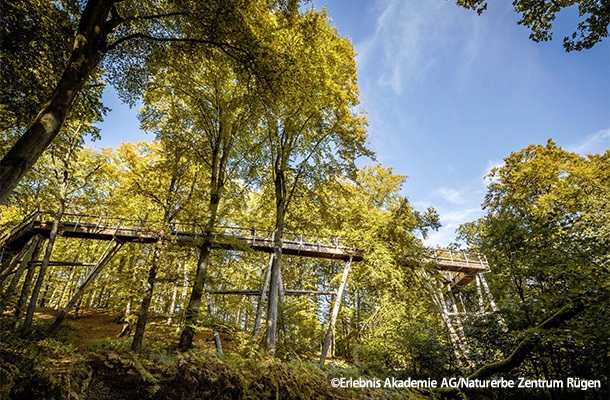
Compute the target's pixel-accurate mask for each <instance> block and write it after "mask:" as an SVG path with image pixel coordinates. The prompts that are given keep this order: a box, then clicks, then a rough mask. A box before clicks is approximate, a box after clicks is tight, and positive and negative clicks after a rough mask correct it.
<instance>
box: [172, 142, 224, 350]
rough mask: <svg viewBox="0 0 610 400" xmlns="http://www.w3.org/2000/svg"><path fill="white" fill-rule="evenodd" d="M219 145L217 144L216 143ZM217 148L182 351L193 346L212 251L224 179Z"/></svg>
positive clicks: (185, 321) (181, 346) (181, 336)
mask: <svg viewBox="0 0 610 400" xmlns="http://www.w3.org/2000/svg"><path fill="white" fill-rule="evenodd" d="M218 146H219V145H218ZM218 152H219V149H218V147H216V148H215V151H214V155H213V165H212V172H211V178H210V191H211V193H210V202H209V205H208V210H209V214H208V215H209V217H208V221H207V223H206V226H205V232H204V234H203V243H202V244H201V247H200V248H199V258H198V260H197V271H196V273H195V280H194V283H193V289H192V291H191V298H190V299H189V303H188V305H187V307H186V310H185V313H184V329H183V330H182V334H181V335H180V342H179V345H178V347H179V348H180V350H182V351H186V350H188V349H190V348H191V347H192V346H193V337H194V336H195V323H196V321H197V317H198V315H199V308H200V307H201V299H202V297H203V294H204V291H205V282H206V279H207V272H208V265H209V262H210V252H211V251H212V234H213V231H214V226H215V225H216V218H217V216H218V207H219V205H220V198H221V193H220V189H221V187H220V184H219V183H222V182H223V181H224V171H223V169H224V168H225V166H226V165H225V164H224V163H223V162H221V159H220V158H219V156H218Z"/></svg>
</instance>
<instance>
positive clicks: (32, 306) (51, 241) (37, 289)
mask: <svg viewBox="0 0 610 400" xmlns="http://www.w3.org/2000/svg"><path fill="white" fill-rule="evenodd" d="M61 192H62V193H61V199H60V200H59V208H58V210H57V213H56V214H55V218H54V219H53V227H52V228H51V233H50V234H49V241H48V242H47V247H46V249H45V253H44V258H43V259H42V265H41V266H40V272H38V279H36V285H34V290H32V296H31V297H30V304H29V305H28V311H27V314H26V315H25V321H24V322H23V332H24V333H26V332H27V331H28V330H29V329H30V326H31V325H32V319H33V318H34V310H35V309H36V304H37V303H38V296H39V294H40V289H41V288H42V284H43V283H44V277H45V274H46V273H47V268H48V267H49V261H51V254H52V253H53V246H55V239H56V238H57V232H58V231H59V223H60V221H61V218H62V217H63V215H64V208H65V206H66V200H65V188H62V189H61Z"/></svg>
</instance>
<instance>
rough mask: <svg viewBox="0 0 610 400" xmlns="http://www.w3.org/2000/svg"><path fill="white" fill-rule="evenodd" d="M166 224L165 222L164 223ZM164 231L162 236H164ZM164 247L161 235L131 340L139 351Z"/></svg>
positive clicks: (132, 345) (133, 348)
mask: <svg viewBox="0 0 610 400" xmlns="http://www.w3.org/2000/svg"><path fill="white" fill-rule="evenodd" d="M163 226H165V224H163ZM163 234H164V233H163V232H162V233H161V236H163ZM162 247H163V238H162V237H160V238H159V241H158V242H157V243H156V245H155V250H154V253H153V259H152V262H151V265H150V270H149V271H148V278H147V281H146V286H145V288H144V295H143V297H142V304H141V305H140V313H139V314H138V322H137V323H136V330H135V332H134V334H133V342H131V350H133V351H135V352H138V351H140V348H141V347H142V340H144V330H145V329H146V323H147V322H148V309H149V308H150V302H151V301H152V297H153V293H154V290H155V279H156V278H157V270H158V268H159V263H160V258H161V252H162Z"/></svg>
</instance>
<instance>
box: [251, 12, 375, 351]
mask: <svg viewBox="0 0 610 400" xmlns="http://www.w3.org/2000/svg"><path fill="white" fill-rule="evenodd" d="M278 17H279V18H278V20H277V24H279V25H280V26H282V27H283V34H282V35H281V37H277V38H276V41H275V42H274V46H277V48H278V52H282V57H281V58H280V59H279V63H280V64H279V69H280V70H281V71H282V73H281V74H280V75H281V77H282V79H281V81H279V82H275V83H276V85H274V87H273V88H272V90H270V91H268V92H267V93H266V94H265V97H264V99H263V103H264V105H265V111H264V114H263V116H262V121H261V130H262V135H264V137H265V138H266V150H265V151H266V153H267V157H268V161H267V162H268V165H269V167H268V171H269V173H270V177H269V179H270V180H271V181H272V182H273V186H274V193H275V196H274V197H275V217H276V220H275V227H274V229H275V238H274V240H275V242H274V258H273V265H272V269H271V281H270V289H269V303H268V309H267V350H268V351H269V352H271V353H273V352H274V351H275V343H276V330H277V309H278V295H279V290H280V280H281V271H280V263H281V259H282V240H283V235H284V225H285V220H286V214H287V212H288V209H289V206H290V203H291V201H292V199H293V197H294V196H295V194H297V195H298V193H299V190H301V188H302V185H305V184H312V183H313V182H315V181H316V180H319V179H324V178H325V177H327V176H329V175H330V176H332V175H341V174H349V173H350V172H351V171H354V170H355V167H354V161H355V160H356V159H357V158H358V157H360V156H372V152H370V151H369V150H368V149H367V148H366V143H365V142H366V130H365V126H366V120H365V118H364V117H363V116H361V115H359V114H358V113H357V112H356V111H355V110H354V109H355V107H356V106H357V104H358V102H359V100H358V88H357V75H356V65H355V61H354V50H353V46H352V44H351V42H350V41H349V40H348V39H346V38H341V37H340V36H339V35H338V32H337V31H336V29H334V28H333V27H332V26H331V25H330V22H329V20H328V17H327V15H326V13H325V12H324V11H321V12H317V11H313V10H308V11H307V12H305V13H304V14H302V15H299V16H298V18H296V17H293V18H291V19H286V18H283V17H282V16H281V15H280V16H278ZM340 171H341V172H340Z"/></svg>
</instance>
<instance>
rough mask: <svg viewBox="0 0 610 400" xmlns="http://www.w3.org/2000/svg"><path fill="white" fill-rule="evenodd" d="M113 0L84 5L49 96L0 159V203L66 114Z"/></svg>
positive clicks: (101, 42) (94, 60)
mask: <svg viewBox="0 0 610 400" xmlns="http://www.w3.org/2000/svg"><path fill="white" fill-rule="evenodd" d="M114 3H116V1H115V0H90V1H88V2H87V4H86V5H85V9H84V10H83V13H82V16H81V19H80V22H79V26H78V29H77V32H76V37H75V38H74V46H73V49H72V53H71V55H70V59H69V60H68V64H67V66H66V69H65V70H64V73H63V75H62V76H61V78H60V80H59V82H58V83H57V86H56V87H55V90H54V91H53V93H52V94H51V97H50V98H49V100H47V102H46V103H45V104H44V105H43V106H42V110H41V111H40V112H39V113H38V115H37V116H36V118H35V119H34V122H33V123H32V124H31V125H30V127H29V128H28V129H27V130H26V131H25V133H24V134H23V136H21V138H19V140H18V141H17V143H15V145H14V146H13V147H12V148H11V149H10V150H9V152H8V153H7V154H6V155H5V156H4V158H3V159H2V161H0V203H3V202H4V201H5V200H6V199H7V198H8V196H9V195H10V194H11V192H12V191H13V190H14V189H15V187H16V186H17V184H18V183H19V180H20V179H21V178H22V177H23V176H24V175H25V174H26V173H27V172H28V171H29V170H30V169H31V168H32V166H33V165H34V163H36V161H37V160H38V158H39V157H40V156H41V155H42V153H43V152H44V151H45V150H46V148H47V147H48V146H49V144H50V143H51V142H52V141H53V139H54V138H55V136H57V134H58V133H59V130H60V128H61V127H62V125H63V123H64V122H65V120H66V117H67V116H68V114H69V113H70V110H71V109H72V106H73V105H74V102H75V100H76V98H77V96H78V94H79V93H80V91H81V90H82V88H83V86H84V85H85V84H86V83H87V80H88V79H89V77H90V76H91V73H92V72H93V70H94V69H95V68H96V66H97V64H98V63H99V61H100V60H101V59H102V57H103V54H104V51H105V50H104V48H105V46H106V35H107V34H108V31H109V29H112V26H111V25H110V21H108V15H109V12H110V9H111V7H112V5H113V4H114Z"/></svg>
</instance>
